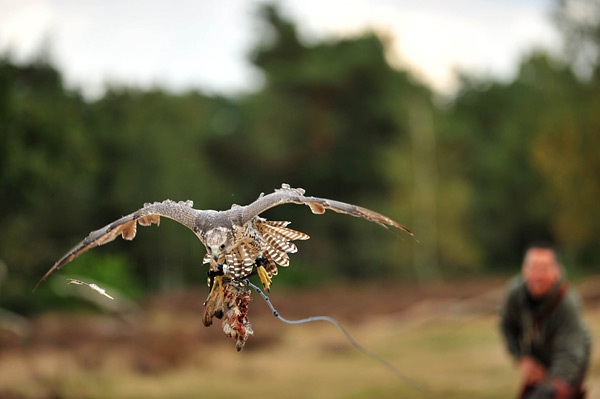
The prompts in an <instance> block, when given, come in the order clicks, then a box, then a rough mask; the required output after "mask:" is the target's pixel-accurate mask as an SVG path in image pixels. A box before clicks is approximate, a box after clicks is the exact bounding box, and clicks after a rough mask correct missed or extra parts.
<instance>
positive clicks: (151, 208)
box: [34, 200, 201, 290]
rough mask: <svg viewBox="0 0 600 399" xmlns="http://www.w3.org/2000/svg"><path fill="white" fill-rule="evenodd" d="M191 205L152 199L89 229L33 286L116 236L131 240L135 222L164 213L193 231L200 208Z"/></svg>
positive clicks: (157, 221)
mask: <svg viewBox="0 0 600 399" xmlns="http://www.w3.org/2000/svg"><path fill="white" fill-rule="evenodd" d="M192 205H193V203H192V202H191V201H185V202H183V201H180V202H175V201H171V200H166V201H163V202H155V203H153V204H144V207H143V208H141V209H139V210H138V211H136V212H134V213H131V214H129V215H127V216H123V217H122V218H121V219H119V220H116V221H114V222H112V223H111V224H109V225H107V226H104V227H103V228H101V229H99V230H96V231H92V232H91V233H90V234H89V235H88V236H87V237H86V238H85V239H84V240H83V241H81V242H80V243H79V244H77V245H75V246H74V247H73V248H72V249H71V250H70V251H69V252H67V253H66V254H65V256H63V257H62V258H60V259H59V260H58V262H56V263H55V264H54V266H52V268H51V269H50V270H48V272H47V273H46V274H45V275H44V277H42V278H41V280H40V281H39V282H38V283H37V284H36V286H35V288H37V287H38V286H39V285H40V284H41V283H42V282H43V281H44V280H46V279H47V278H48V277H49V276H50V275H51V274H52V273H54V272H55V271H57V270H58V269H60V268H61V267H63V266H64V265H66V264H67V263H69V262H70V261H71V260H73V259H75V258H76V257H78V256H79V255H81V254H82V253H84V252H85V251H87V250H88V249H90V248H94V247H96V246H98V245H104V244H106V243H108V242H111V241H113V240H114V239H115V238H117V237H118V236H119V235H120V236H122V237H123V238H124V239H125V240H133V239H134V238H135V234H136V232H137V223H139V224H140V225H141V226H150V225H151V224H152V223H155V224H156V225H159V224H160V217H161V216H164V217H167V218H169V219H173V220H175V221H177V222H179V223H181V224H183V225H184V226H186V227H188V228H189V229H191V230H193V229H194V225H195V222H196V219H197V217H198V215H199V214H200V213H201V211H198V210H196V209H194V208H192ZM35 288H34V290H35Z"/></svg>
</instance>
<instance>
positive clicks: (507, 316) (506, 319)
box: [500, 281, 523, 360]
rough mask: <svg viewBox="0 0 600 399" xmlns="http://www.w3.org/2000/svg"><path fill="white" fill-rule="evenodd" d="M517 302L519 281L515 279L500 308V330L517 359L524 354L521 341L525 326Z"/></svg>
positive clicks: (511, 352)
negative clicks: (522, 324)
mask: <svg viewBox="0 0 600 399" xmlns="http://www.w3.org/2000/svg"><path fill="white" fill-rule="evenodd" d="M517 302H518V301H517V281H513V282H512V283H511V284H510V286H509V288H508V290H507V295H506V298H505V300H504V303H503V304H502V307H501V309H500V331H501V332H502V337H503V338H504V343H505V345H506V348H507V349H508V352H509V353H510V354H511V355H512V356H513V357H514V358H515V360H518V359H520V358H521V357H522V356H523V353H522V348H521V342H520V340H521V335H522V333H523V331H522V330H523V327H522V326H521V318H520V309H519V305H518V303H517Z"/></svg>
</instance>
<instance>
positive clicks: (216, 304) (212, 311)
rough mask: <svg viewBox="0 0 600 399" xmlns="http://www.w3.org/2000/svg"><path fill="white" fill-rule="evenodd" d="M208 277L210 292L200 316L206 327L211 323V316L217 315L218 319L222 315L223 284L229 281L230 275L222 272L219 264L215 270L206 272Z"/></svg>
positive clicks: (221, 266)
mask: <svg viewBox="0 0 600 399" xmlns="http://www.w3.org/2000/svg"><path fill="white" fill-rule="evenodd" d="M208 278H209V282H210V283H209V285H210V293H209V294H208V298H206V301H205V302H204V306H205V307H206V308H205V310H204V317H203V318H202V322H203V323H204V325H205V326H207V327H208V326H210V325H211V324H212V318H213V317H217V318H218V319H220V318H222V317H223V312H224V309H223V304H224V298H225V284H227V283H229V282H230V281H231V276H229V275H226V274H224V273H223V265H219V266H218V268H217V270H211V271H209V272H208ZM217 286H218V288H216V287H217ZM215 288H216V289H215Z"/></svg>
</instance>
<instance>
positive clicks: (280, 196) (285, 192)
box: [242, 184, 414, 236]
mask: <svg viewBox="0 0 600 399" xmlns="http://www.w3.org/2000/svg"><path fill="white" fill-rule="evenodd" d="M282 204H302V205H307V206H308V207H309V208H310V210H311V211H312V212H313V213H316V214H321V213H325V210H326V209H331V210H332V211H334V212H338V213H345V214H346V215H351V216H355V217H360V218H363V219H367V220H369V221H371V222H375V223H377V224H379V225H381V226H383V227H386V228H387V226H393V227H396V228H398V229H400V230H403V231H405V232H407V233H408V234H410V235H411V236H412V235H414V234H413V233H412V232H411V231H410V230H409V229H407V228H406V227H405V226H403V225H401V224H400V223H398V222H396V221H395V220H393V219H390V218H389V217H387V216H385V215H382V214H380V213H378V212H375V211H372V210H370V209H367V208H363V207H360V206H357V205H352V204H347V203H345V202H341V201H334V200H330V199H326V198H317V197H305V196H304V190H303V189H301V188H291V187H290V186H289V185H287V184H282V185H281V188H280V189H275V192H274V193H271V194H268V195H261V196H260V197H259V198H258V199H257V200H256V201H254V202H253V203H251V204H249V205H247V206H245V207H243V208H244V209H243V210H242V222H243V223H246V222H248V221H250V220H252V218H254V217H255V216H258V215H260V214H261V213H263V212H264V211H266V210H267V209H270V208H273V207H274V206H277V205H282Z"/></svg>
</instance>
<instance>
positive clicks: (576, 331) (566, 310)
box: [549, 295, 590, 384]
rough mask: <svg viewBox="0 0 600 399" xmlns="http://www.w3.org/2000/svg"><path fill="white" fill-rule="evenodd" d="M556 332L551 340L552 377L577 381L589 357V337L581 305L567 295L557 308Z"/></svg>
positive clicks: (571, 382) (571, 381)
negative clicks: (583, 321) (581, 314)
mask: <svg viewBox="0 0 600 399" xmlns="http://www.w3.org/2000/svg"><path fill="white" fill-rule="evenodd" d="M554 321H555V323H556V324H555V328H556V330H555V332H554V337H553V339H552V342H551V348H550V349H551V350H552V364H551V367H550V370H549V375H550V378H554V379H556V378H557V377H558V378H560V379H562V380H564V381H565V382H567V383H568V384H573V383H575V382H577V381H576V380H577V379H578V378H580V377H581V373H582V371H583V368H584V367H585V363H586V362H587V360H588V358H589V350H590V348H589V337H588V335H587V332H586V330H585V328H584V326H583V323H582V321H581V317H580V313H579V306H578V303H577V301H576V299H575V298H574V297H573V296H572V295H567V296H566V297H565V298H564V300H563V302H562V303H561V306H559V307H558V308H557V314H556V319H555V320H554Z"/></svg>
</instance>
